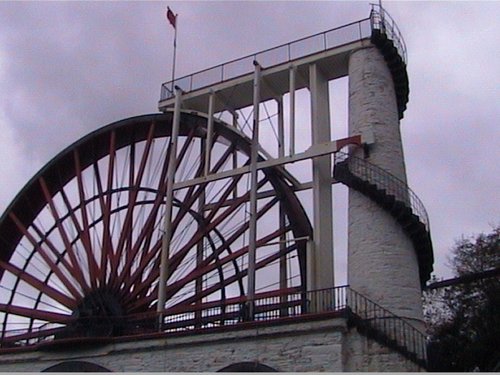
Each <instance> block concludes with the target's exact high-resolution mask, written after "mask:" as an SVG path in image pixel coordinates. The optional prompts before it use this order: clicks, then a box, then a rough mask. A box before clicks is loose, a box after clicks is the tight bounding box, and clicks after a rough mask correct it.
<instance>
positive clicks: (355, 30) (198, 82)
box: [160, 4, 407, 101]
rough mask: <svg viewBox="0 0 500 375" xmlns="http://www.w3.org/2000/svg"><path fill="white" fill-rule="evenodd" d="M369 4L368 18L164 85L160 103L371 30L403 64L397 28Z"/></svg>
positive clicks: (365, 35)
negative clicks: (393, 49)
mask: <svg viewBox="0 0 500 375" xmlns="http://www.w3.org/2000/svg"><path fill="white" fill-rule="evenodd" d="M371 5H372V9H371V11H370V16H369V17H368V18H365V19H362V20H359V21H355V22H351V23H348V24H346V25H343V26H339V27H336V28H334V29H331V30H328V31H325V32H321V33H318V34H314V35H311V36H308V37H305V38H301V39H298V40H295V41H293V42H290V43H286V44H283V45H280V46H278V47H273V48H270V49H266V50H264V51H261V52H257V53H254V54H251V55H247V56H244V57H241V58H238V59H235V60H232V61H229V62H226V63H223V64H220V65H216V66H214V67H211V68H208V69H204V70H201V71H198V72H196V73H192V74H189V75H186V76H183V77H181V78H177V79H175V80H173V81H168V82H165V83H163V84H162V86H161V92H160V101H162V100H167V99H170V98H172V97H173V96H174V90H173V88H174V87H175V86H177V87H179V88H181V89H182V90H183V91H184V92H190V91H193V90H198V89H201V88H205V87H208V86H211V85H214V84H217V83H221V82H224V81H227V80H229V79H233V78H237V77H240V76H243V75H246V74H249V73H251V72H252V70H251V69H252V67H253V62H254V61H258V62H259V64H260V65H262V66H264V67H266V68H268V67H272V66H275V65H280V64H283V63H286V62H291V61H293V60H296V59H299V58H303V57H306V56H309V55H312V54H315V53H318V52H323V51H326V50H329V49H332V48H335V47H339V46H342V45H344V44H348V43H352V42H355V41H358V40H362V39H365V38H368V37H370V36H371V34H372V31H373V30H380V32H382V33H385V34H386V35H387V37H388V38H389V39H391V40H393V42H394V45H395V47H396V48H397V50H398V51H399V53H400V55H401V57H402V58H403V61H404V62H405V63H406V61H407V56H406V45H405V42H404V40H403V37H402V35H401V32H400V31H399V28H398V26H397V25H396V23H395V22H394V20H393V19H392V17H391V16H390V15H389V14H388V13H387V12H386V11H385V9H384V8H381V7H380V6H378V5H376V4H371Z"/></svg>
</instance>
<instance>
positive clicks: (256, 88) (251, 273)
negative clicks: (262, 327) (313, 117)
mask: <svg viewBox="0 0 500 375" xmlns="http://www.w3.org/2000/svg"><path fill="white" fill-rule="evenodd" d="M254 66H255V71H254V82H253V129H252V149H251V156H250V226H249V237H250V238H249V241H248V276H247V277H248V291H247V293H248V295H247V298H248V302H247V304H248V314H249V318H250V319H253V316H254V299H255V259H256V252H257V158H258V156H259V106H260V74H261V72H260V70H261V68H260V65H259V63H258V62H257V61H254Z"/></svg>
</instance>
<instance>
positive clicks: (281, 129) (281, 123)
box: [276, 97, 288, 316]
mask: <svg viewBox="0 0 500 375" xmlns="http://www.w3.org/2000/svg"><path fill="white" fill-rule="evenodd" d="M276 103H277V107H278V157H279V158H283V157H284V156H285V118H284V113H283V112H284V111H283V97H279V98H278V99H276ZM279 225H280V228H284V227H285V226H286V218H285V207H284V206H283V202H281V201H280V204H279ZM286 247H287V243H286V235H285V234H284V233H283V234H282V235H280V244H279V249H280V253H282V255H281V256H280V265H279V268H280V278H279V285H280V289H285V288H286V287H287V286H288V283H287V276H288V270H287V263H286V261H287V256H286V252H285V250H286ZM287 298H288V297H287V296H281V297H280V303H281V304H285V303H286V302H287ZM286 315H287V309H286V308H282V309H280V316H286Z"/></svg>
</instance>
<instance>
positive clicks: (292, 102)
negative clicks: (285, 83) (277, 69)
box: [289, 65, 297, 155]
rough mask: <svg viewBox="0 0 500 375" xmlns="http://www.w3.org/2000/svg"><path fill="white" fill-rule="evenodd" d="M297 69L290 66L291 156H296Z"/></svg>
mask: <svg viewBox="0 0 500 375" xmlns="http://www.w3.org/2000/svg"><path fill="white" fill-rule="evenodd" d="M296 73H297V68H296V67H295V66H294V65H290V77H289V84H290V88H289V92H290V103H289V104H290V108H289V118H290V119H289V121H290V155H294V154H295V76H296Z"/></svg>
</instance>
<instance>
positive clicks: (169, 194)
mask: <svg viewBox="0 0 500 375" xmlns="http://www.w3.org/2000/svg"><path fill="white" fill-rule="evenodd" d="M181 103H182V91H181V89H180V88H178V87H175V106H174V118H173V124H172V133H171V135H170V145H169V148H170V157H169V160H168V174H167V191H166V193H165V218H164V223H163V225H164V233H163V238H162V248H161V258H160V280H159V286H158V305H157V312H158V319H159V324H158V329H159V330H161V329H162V322H163V310H164V308H165V299H166V288H167V280H168V277H169V274H168V273H169V269H168V268H169V267H168V262H169V258H170V241H171V239H172V209H173V198H174V181H175V179H174V177H175V169H176V167H177V141H178V137H179V127H180V123H181Z"/></svg>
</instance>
